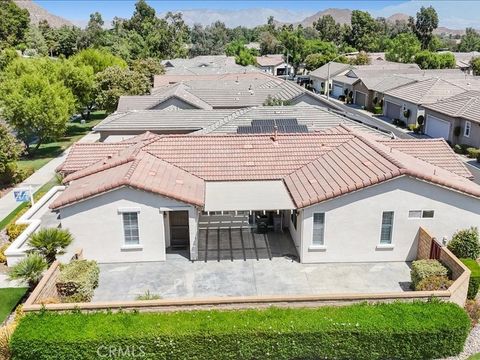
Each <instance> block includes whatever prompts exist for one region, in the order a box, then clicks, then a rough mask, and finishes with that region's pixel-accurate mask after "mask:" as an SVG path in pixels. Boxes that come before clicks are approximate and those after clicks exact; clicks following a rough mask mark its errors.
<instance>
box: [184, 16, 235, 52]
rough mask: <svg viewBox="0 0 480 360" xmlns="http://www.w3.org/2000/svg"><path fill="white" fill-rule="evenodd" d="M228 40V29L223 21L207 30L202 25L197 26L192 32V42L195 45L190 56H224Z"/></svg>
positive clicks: (217, 22) (208, 27) (215, 23)
mask: <svg viewBox="0 0 480 360" xmlns="http://www.w3.org/2000/svg"><path fill="white" fill-rule="evenodd" d="M228 40H229V38H228V31H227V28H226V26H225V24H224V23H223V22H221V21H216V22H214V23H213V24H211V25H209V26H206V27H205V28H204V27H203V26H202V25H200V24H195V25H194V26H193V29H192V31H191V32H190V41H191V42H192V44H193V45H192V47H191V49H190V55H191V56H198V55H220V54H223V53H224V52H225V46H226V45H227V43H228Z"/></svg>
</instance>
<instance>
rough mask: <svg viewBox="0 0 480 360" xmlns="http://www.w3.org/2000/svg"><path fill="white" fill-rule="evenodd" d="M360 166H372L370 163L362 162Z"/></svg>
mask: <svg viewBox="0 0 480 360" xmlns="http://www.w3.org/2000/svg"><path fill="white" fill-rule="evenodd" d="M362 164H363V165H365V166H372V165H373V164H372V162H371V161H363V162H362Z"/></svg>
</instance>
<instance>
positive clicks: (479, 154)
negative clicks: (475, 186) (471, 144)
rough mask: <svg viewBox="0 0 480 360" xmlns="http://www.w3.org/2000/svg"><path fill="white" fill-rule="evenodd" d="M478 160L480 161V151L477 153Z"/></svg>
mask: <svg viewBox="0 0 480 360" xmlns="http://www.w3.org/2000/svg"><path fill="white" fill-rule="evenodd" d="M477 162H478V163H480V153H478V155H477Z"/></svg>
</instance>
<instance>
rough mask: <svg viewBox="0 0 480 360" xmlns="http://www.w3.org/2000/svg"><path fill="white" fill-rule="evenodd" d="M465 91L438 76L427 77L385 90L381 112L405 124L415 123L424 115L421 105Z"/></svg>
mask: <svg viewBox="0 0 480 360" xmlns="http://www.w3.org/2000/svg"><path fill="white" fill-rule="evenodd" d="M463 92H465V89H464V88H462V87H460V86H458V85H456V84H455V82H454V81H452V82H450V81H447V80H443V79H440V78H429V79H426V80H422V81H418V82H415V83H412V84H407V85H404V86H401V87H398V88H395V89H392V90H388V91H386V92H385V96H384V103H383V114H384V115H385V116H386V117H388V118H390V119H399V120H403V121H405V123H406V124H416V123H417V119H418V117H419V116H420V115H422V116H424V115H425V110H424V108H423V107H422V105H427V104H433V103H436V102H437V101H439V100H443V99H447V98H449V97H452V96H454V95H458V94H460V93H463Z"/></svg>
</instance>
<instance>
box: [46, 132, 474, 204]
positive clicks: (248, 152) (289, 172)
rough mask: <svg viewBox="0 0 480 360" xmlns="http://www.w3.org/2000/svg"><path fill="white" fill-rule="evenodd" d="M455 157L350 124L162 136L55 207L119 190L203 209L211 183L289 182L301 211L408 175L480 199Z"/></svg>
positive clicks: (77, 186)
mask: <svg viewBox="0 0 480 360" xmlns="http://www.w3.org/2000/svg"><path fill="white" fill-rule="evenodd" d="M429 150H430V151H429ZM434 153H435V154H434ZM454 156H455V155H454V154H453V152H452V150H451V149H450V148H449V147H448V146H444V144H442V143H440V142H438V141H436V140H380V139H378V138H376V137H369V136H368V135H364V134H359V133H355V132H353V131H351V130H350V129H349V128H347V127H345V126H342V125H341V126H338V127H335V128H332V129H328V130H325V131H321V132H317V133H306V134H279V135H277V137H276V138H275V139H274V138H273V137H272V136H271V135H238V134H235V135H225V134H222V135H207V136H197V135H174V136H159V137H157V138H154V139H151V140H149V141H147V142H145V143H142V142H139V143H137V144H134V145H132V146H130V147H129V148H126V149H123V150H120V151H118V152H117V155H116V156H113V157H112V158H110V159H103V160H101V161H97V162H96V163H95V164H94V165H92V166H88V167H86V168H84V169H82V170H80V171H77V172H75V173H73V174H71V175H69V176H68V177H67V178H66V179H65V182H70V181H71V182H72V183H71V185H70V187H68V188H67V189H66V190H65V191H64V192H63V194H62V195H60V196H59V197H58V198H57V200H56V201H55V202H54V203H53V204H52V207H53V208H58V207H61V206H65V205H68V204H71V203H74V202H76V201H80V200H83V199H86V198H88V197H90V196H94V195H96V194H99V193H101V192H104V191H108V190H110V189H113V188H117V187H119V186H131V187H135V188H139V189H142V190H146V191H151V192H154V193H158V194H160V195H163V196H167V197H170V198H173V199H177V200H180V201H183V202H186V203H190V204H194V205H198V206H202V205H203V204H204V186H205V181H240V180H274V179H283V180H284V182H285V185H286V186H287V189H288V190H289V192H290V195H291V197H292V200H293V201H294V203H295V205H296V206H297V207H298V208H301V207H305V206H309V205H312V204H315V203H318V202H320V201H324V200H327V199H331V198H333V197H336V196H339V195H342V194H345V193H348V192H351V191H355V190H359V189H362V188H364V187H367V186H370V185H374V184H377V183H380V182H382V181H386V180H388V179H392V178H395V177H398V176H402V175H406V176H411V177H415V178H417V179H420V180H425V181H428V182H430V183H434V184H437V185H439V186H443V187H447V188H450V189H452V190H456V191H460V192H464V193H466V194H469V195H472V196H476V197H480V186H478V185H477V184H475V183H473V182H472V181H470V180H468V179H467V178H466V177H465V176H467V175H468V174H469V173H468V170H466V169H464V170H465V171H464V170H463V169H462V168H461V167H460V165H459V164H456V163H455V161H458V162H459V163H460V160H459V159H458V158H456V157H454ZM68 162H69V159H67V161H66V163H67V164H68ZM463 175H465V176H463ZM72 180H74V181H72Z"/></svg>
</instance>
